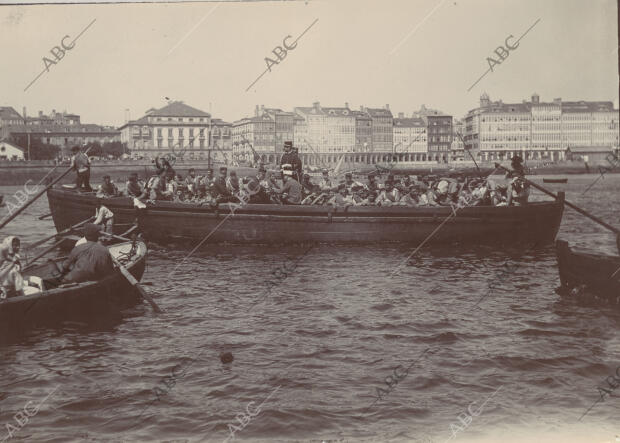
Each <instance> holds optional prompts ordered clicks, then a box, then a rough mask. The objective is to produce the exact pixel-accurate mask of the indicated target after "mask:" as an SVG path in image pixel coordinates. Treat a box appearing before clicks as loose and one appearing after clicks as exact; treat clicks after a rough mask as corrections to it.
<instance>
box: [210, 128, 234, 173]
mask: <svg viewBox="0 0 620 443" xmlns="http://www.w3.org/2000/svg"><path fill="white" fill-rule="evenodd" d="M210 134H211V139H210V141H209V142H208V143H207V147H208V146H210V147H211V158H212V159H213V160H215V161H222V162H224V163H226V164H228V163H229V162H230V161H231V160H232V158H233V154H232V123H229V122H226V121H224V120H222V119H219V118H212V119H211V132H210Z"/></svg>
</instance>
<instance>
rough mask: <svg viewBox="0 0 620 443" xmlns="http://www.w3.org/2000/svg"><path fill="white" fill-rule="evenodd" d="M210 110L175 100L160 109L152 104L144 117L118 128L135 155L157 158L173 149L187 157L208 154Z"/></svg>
mask: <svg viewBox="0 0 620 443" xmlns="http://www.w3.org/2000/svg"><path fill="white" fill-rule="evenodd" d="M210 128H211V114H209V113H207V112H204V111H201V110H199V109H196V108H192V107H191V106H188V105H186V104H185V103H183V102H182V101H173V102H170V103H169V104H168V105H166V106H164V107H163V108H161V109H154V108H151V109H149V110H148V111H146V115H144V117H142V118H139V119H138V120H132V121H129V122H127V123H125V124H124V125H123V126H121V127H120V128H119V130H120V131H121V142H122V143H124V144H126V147H127V148H128V149H129V150H131V154H132V155H134V156H145V157H151V158H154V157H156V156H157V155H163V154H165V153H169V152H171V151H173V150H174V152H181V151H184V152H185V154H184V156H185V157H186V158H190V159H192V158H199V159H204V158H206V157H207V155H208V149H209V140H210V134H211V131H210Z"/></svg>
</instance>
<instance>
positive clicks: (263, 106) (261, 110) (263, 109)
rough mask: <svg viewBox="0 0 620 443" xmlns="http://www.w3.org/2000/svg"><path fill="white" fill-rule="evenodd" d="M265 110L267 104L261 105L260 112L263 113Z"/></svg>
mask: <svg viewBox="0 0 620 443" xmlns="http://www.w3.org/2000/svg"><path fill="white" fill-rule="evenodd" d="M264 112H265V105H260V113H261V115H262V114H263V113H264Z"/></svg>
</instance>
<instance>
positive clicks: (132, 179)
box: [125, 172, 146, 200]
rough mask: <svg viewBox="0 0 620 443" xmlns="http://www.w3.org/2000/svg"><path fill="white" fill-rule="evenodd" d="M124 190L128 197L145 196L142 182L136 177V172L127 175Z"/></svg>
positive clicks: (138, 197) (139, 197)
mask: <svg viewBox="0 0 620 443" xmlns="http://www.w3.org/2000/svg"><path fill="white" fill-rule="evenodd" d="M125 192H126V193H127V196H128V197H132V198H137V199H138V200H140V199H142V198H145V197H146V192H145V191H144V183H142V182H141V181H140V180H139V179H138V174H136V173H135V172H132V173H131V174H130V175H129V180H128V181H127V183H126V185H125Z"/></svg>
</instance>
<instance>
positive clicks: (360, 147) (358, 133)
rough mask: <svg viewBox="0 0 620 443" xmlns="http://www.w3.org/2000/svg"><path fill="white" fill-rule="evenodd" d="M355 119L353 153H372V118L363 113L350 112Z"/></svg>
mask: <svg viewBox="0 0 620 443" xmlns="http://www.w3.org/2000/svg"><path fill="white" fill-rule="evenodd" d="M347 107H348V106H347ZM351 112H352V113H353V116H354V117H355V148H354V151H355V152H372V118H371V117H370V115H368V113H366V112H363V111H351Z"/></svg>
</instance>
